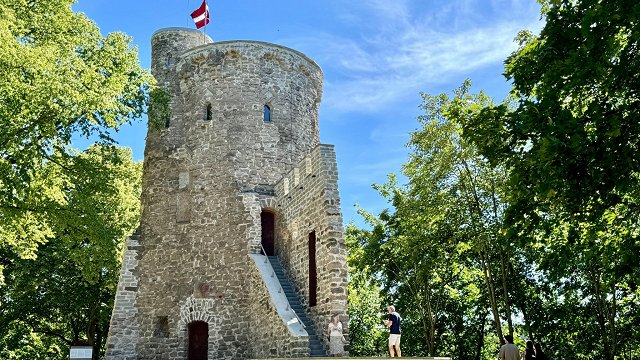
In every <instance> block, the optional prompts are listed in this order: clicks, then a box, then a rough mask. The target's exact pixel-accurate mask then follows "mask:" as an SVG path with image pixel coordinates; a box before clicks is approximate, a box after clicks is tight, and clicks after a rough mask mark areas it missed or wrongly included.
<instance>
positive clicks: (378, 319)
mask: <svg viewBox="0 0 640 360" xmlns="http://www.w3.org/2000/svg"><path fill="white" fill-rule="evenodd" d="M363 235H364V234H363V233H362V230H359V229H357V228H356V227H355V226H354V225H352V224H350V225H347V229H346V244H347V249H348V250H349V256H348V258H347V263H348V265H349V336H350V349H349V354H350V355H351V356H383V355H385V354H386V352H387V351H386V348H387V346H386V344H387V338H388V336H387V332H386V331H384V326H383V323H382V320H383V319H384V317H383V316H382V315H383V312H382V309H383V308H384V304H383V303H382V296H381V294H380V285H379V284H378V283H377V282H375V281H374V279H373V278H372V277H370V275H371V274H370V272H369V271H367V269H366V267H365V268H360V264H361V262H362V261H363V259H361V256H362V255H363V252H362V251H361V250H362V249H361V248H359V247H358V245H357V242H358V239H359V238H360V237H361V236H363Z"/></svg>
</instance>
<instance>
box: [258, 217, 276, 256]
mask: <svg viewBox="0 0 640 360" xmlns="http://www.w3.org/2000/svg"><path fill="white" fill-rule="evenodd" d="M260 222H261V224H262V239H261V242H262V247H263V248H264V251H265V252H266V254H265V255H267V256H273V255H275V248H274V240H273V239H274V232H275V216H274V214H273V213H272V212H271V211H268V210H262V213H260Z"/></svg>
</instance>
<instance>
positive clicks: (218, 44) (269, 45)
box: [180, 40, 323, 73]
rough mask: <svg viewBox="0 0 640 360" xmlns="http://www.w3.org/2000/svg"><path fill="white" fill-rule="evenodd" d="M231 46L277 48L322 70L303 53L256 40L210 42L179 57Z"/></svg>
mask: <svg viewBox="0 0 640 360" xmlns="http://www.w3.org/2000/svg"><path fill="white" fill-rule="evenodd" d="M232 44H257V45H262V46H267V47H273V48H278V49H282V50H285V51H288V52H291V53H293V54H296V55H298V56H300V57H301V58H302V59H304V60H306V61H307V62H308V63H310V64H311V65H313V66H314V67H316V68H317V69H318V71H320V73H322V72H323V71H322V68H321V67H320V65H318V63H316V62H315V61H314V60H313V59H311V58H310V57H308V56H307V55H305V54H304V53H302V52H300V51H298V50H295V49H292V48H290V47H286V46H283V45H278V44H274V43H270V42H265V41H257V40H225V41H217V42H212V43H209V44H204V45H199V46H196V47H193V48H191V49H189V50H186V51H185V52H184V53H182V54H181V55H180V56H181V57H184V56H188V55H191V54H193V53H196V52H199V51H203V50H205V49H206V48H209V47H212V48H215V47H217V46H223V45H232Z"/></svg>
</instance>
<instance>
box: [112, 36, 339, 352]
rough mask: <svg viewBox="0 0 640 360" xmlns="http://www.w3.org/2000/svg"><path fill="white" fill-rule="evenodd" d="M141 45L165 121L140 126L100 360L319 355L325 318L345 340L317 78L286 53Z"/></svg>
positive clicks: (269, 47) (328, 151)
mask: <svg viewBox="0 0 640 360" xmlns="http://www.w3.org/2000/svg"><path fill="white" fill-rule="evenodd" d="M151 42H152V72H153V74H154V76H155V77H156V79H157V80H158V83H159V85H160V86H161V87H162V88H164V89H165V90H167V92H168V93H169V94H170V99H171V100H170V109H171V116H170V119H168V121H167V122H166V124H164V126H163V127H162V128H157V127H154V126H151V125H150V126H149V131H148V135H147V139H146V148H145V155H144V170H143V171H144V173H143V186H142V187H143V191H142V198H141V201H142V209H143V210H142V217H141V224H140V229H139V230H138V232H136V234H134V235H133V236H132V237H131V238H130V239H129V240H128V242H127V244H126V249H125V251H124V256H123V263H122V270H121V274H120V281H119V284H118V289H117V295H116V300H115V305H114V310H113V315H112V318H111V326H110V330H109V338H108V340H107V353H106V359H109V360H114V359H131V360H133V359H136V360H137V359H171V360H177V359H180V360H182V359H244V358H266V357H306V356H313V355H318V354H319V353H318V351H320V354H321V353H323V351H324V350H326V346H327V344H326V343H324V342H325V340H323V337H320V336H318V335H317V334H320V333H321V329H322V328H324V327H325V326H326V324H327V323H328V322H329V320H330V317H331V315H332V314H340V315H341V319H342V322H343V324H345V333H346V332H347V330H346V325H347V323H348V317H347V314H346V308H347V273H346V254H345V248H344V234H343V227H342V215H341V212H340V198H339V194H338V187H337V166H336V158H335V153H334V150H333V146H331V145H323V144H320V142H319V129H318V107H319V105H320V98H321V95H322V71H321V70H320V68H319V67H318V65H317V64H316V63H315V62H313V61H312V60H311V59H309V58H308V57H306V56H305V55H304V54H302V53H299V52H297V51H295V50H292V49H288V48H285V47H282V46H279V45H274V44H269V43H263V42H257V41H224V42H213V41H212V40H211V39H210V38H207V37H204V35H203V34H202V33H200V32H198V31H195V30H190V29H182V28H167V29H162V30H159V31H157V32H156V33H154V35H153V36H152V39H151ZM266 255H269V256H266ZM280 269H282V270H280ZM280 271H282V273H284V274H285V276H284V279H283V278H280V279H279V278H278V276H276V273H279V272H280ZM286 282H289V283H290V284H291V285H288V284H285V283H286ZM287 289H291V290H287ZM292 294H293V295H292ZM296 299H299V303H300V304H298V305H294V303H295V302H296V301H298V300H296ZM314 346H316V347H317V346H320V350H318V349H317V348H316V349H314ZM314 351H315V352H314Z"/></svg>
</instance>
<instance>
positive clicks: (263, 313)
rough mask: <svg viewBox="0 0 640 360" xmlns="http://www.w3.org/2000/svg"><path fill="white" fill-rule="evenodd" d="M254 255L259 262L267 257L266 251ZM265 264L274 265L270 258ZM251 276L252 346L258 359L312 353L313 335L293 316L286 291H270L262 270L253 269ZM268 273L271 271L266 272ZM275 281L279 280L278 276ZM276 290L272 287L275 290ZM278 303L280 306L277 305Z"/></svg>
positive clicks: (252, 351)
mask: <svg viewBox="0 0 640 360" xmlns="http://www.w3.org/2000/svg"><path fill="white" fill-rule="evenodd" d="M252 256H253V257H254V258H255V259H256V264H257V262H259V261H264V260H266V257H264V256H262V255H252ZM262 265H263V267H266V268H268V269H271V265H270V263H268V262H265V263H264V264H262ZM270 271H271V272H272V271H273V270H272V269H271V270H270ZM250 276H251V288H250V290H249V292H250V294H251V300H252V301H251V307H250V317H251V328H250V338H251V342H250V343H249V344H248V346H249V347H250V349H251V354H252V355H251V357H252V358H256V359H261V358H286V357H308V356H309V337H308V335H307V332H306V331H305V330H304V329H303V328H302V326H300V324H299V322H297V319H295V318H294V317H293V313H292V312H291V310H290V308H289V306H288V303H287V302H286V297H285V295H284V294H271V293H270V292H269V291H267V281H266V280H265V279H263V278H261V276H260V273H259V272H258V271H252V272H251V273H250ZM266 276H269V275H268V274H266ZM275 282H276V283H277V280H276V281H275ZM271 285H275V284H273V283H272V284H271ZM275 287H277V288H279V287H280V285H279V284H277V285H276V286H275ZM275 291H277V290H275ZM275 291H274V289H272V292H275ZM278 295H279V297H280V298H278ZM276 302H279V304H276ZM278 306H279V307H280V309H277V308H278Z"/></svg>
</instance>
